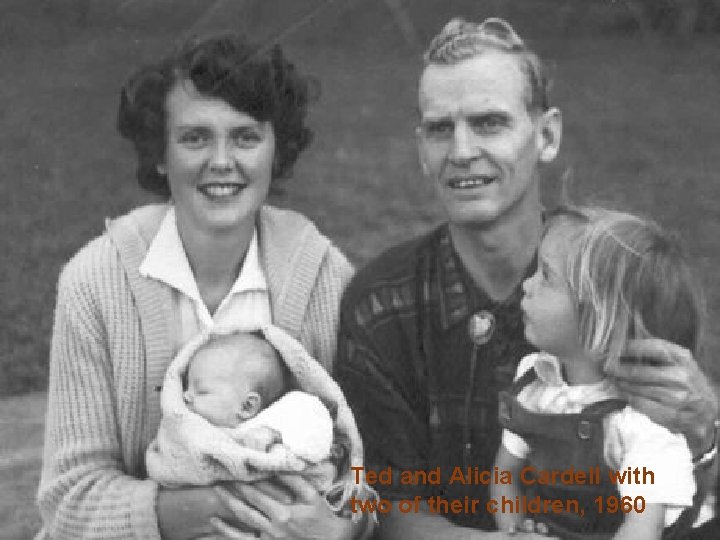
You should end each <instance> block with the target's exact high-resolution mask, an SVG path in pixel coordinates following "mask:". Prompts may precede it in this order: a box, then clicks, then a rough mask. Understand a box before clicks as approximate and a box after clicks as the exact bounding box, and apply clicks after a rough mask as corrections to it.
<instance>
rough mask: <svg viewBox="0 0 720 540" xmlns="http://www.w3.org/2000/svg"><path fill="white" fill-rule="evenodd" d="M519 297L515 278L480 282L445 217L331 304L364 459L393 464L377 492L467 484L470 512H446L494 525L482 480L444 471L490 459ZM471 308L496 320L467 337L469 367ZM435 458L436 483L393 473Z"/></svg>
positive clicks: (448, 491) (517, 326)
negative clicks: (497, 283)
mask: <svg viewBox="0 0 720 540" xmlns="http://www.w3.org/2000/svg"><path fill="white" fill-rule="evenodd" d="M531 266H533V267H534V264H533V265H531ZM529 270H532V268H531V269H529ZM521 297H522V293H521V290H520V287H518V288H517V289H516V290H515V291H514V293H513V294H512V295H511V296H510V298H508V299H507V300H505V301H504V302H501V303H497V302H494V301H492V300H491V299H490V298H489V297H488V296H487V295H486V294H485V293H484V292H483V291H481V290H479V289H478V288H477V287H476V286H475V285H474V284H473V282H472V279H471V278H470V276H469V275H468V274H467V272H466V271H465V269H464V267H463V265H462V263H461V262H460V259H459V257H458V256H457V254H456V253H455V251H454V249H453V247H452V243H451V240H450V234H449V231H448V227H447V225H442V226H440V227H439V228H437V229H436V230H434V231H432V232H431V233H429V234H428V235H426V236H423V237H420V238H417V239H415V240H413V241H411V242H408V243H405V244H402V245H399V246H396V247H394V248H392V249H390V250H389V251H387V252H385V253H384V254H383V255H381V256H380V257H379V258H378V259H376V260H375V261H373V262H372V263H371V264H370V265H369V266H367V267H366V268H364V269H363V270H362V271H360V272H359V273H358V274H357V276H356V277H355V278H354V280H353V282H352V283H351V285H350V286H349V288H348V289H347V291H346V292H345V295H344V297H343V303H342V307H341V315H340V317H341V321H340V336H339V343H338V358H337V362H336V364H335V370H336V371H335V374H336V377H337V380H338V382H339V384H340V386H341V387H342V388H343V390H344V392H345V395H346V397H347V399H348V401H349V403H350V405H351V407H352V409H353V412H354V414H355V417H356V419H357V422H358V425H359V428H360V432H361V434H362V436H363V442H364V445H365V451H366V454H365V455H366V463H367V466H368V468H369V469H371V470H379V469H384V468H386V467H388V466H391V467H392V469H393V473H394V482H393V485H381V484H377V485H375V488H376V489H378V491H379V493H380V494H381V496H382V497H384V498H388V499H395V500H397V499H404V498H412V497H414V496H415V495H421V496H423V497H428V496H432V495H439V496H442V497H443V498H446V499H450V498H462V497H464V496H465V495H467V496H469V497H471V498H476V499H480V500H481V501H482V502H481V504H480V505H478V507H477V512H476V513H474V514H473V513H470V514H465V513H460V514H452V513H450V514H448V515H447V516H446V517H448V518H449V519H451V520H452V521H454V522H456V523H458V524H461V525H464V526H471V527H479V528H483V529H494V528H495V523H494V520H493V517H492V515H490V514H488V513H487V512H486V511H485V502H484V501H485V499H486V498H487V497H488V488H489V485H483V484H478V483H469V484H467V485H463V484H462V483H459V482H453V483H452V484H449V482H448V481H449V479H450V476H451V474H452V472H453V469H454V468H455V467H463V468H464V469H465V468H467V467H468V466H471V467H477V468H478V469H479V470H481V471H482V470H491V471H492V468H493V464H494V460H495V454H496V452H497V449H498V446H499V444H500V433H501V429H500V426H499V423H498V416H497V413H498V392H499V391H501V390H504V389H507V388H508V387H509V386H510V384H511V383H512V380H513V376H514V374H515V370H516V368H517V364H518V362H519V361H520V359H521V358H522V357H523V356H525V355H526V354H528V353H530V352H532V351H533V350H534V349H533V348H532V346H531V345H530V344H528V343H527V341H526V340H525V337H524V332H523V324H522V317H521V312H520V299H521ZM480 310H486V311H489V312H492V313H493V315H494V316H495V321H496V326H495V331H494V333H493V335H492V338H491V339H490V341H489V342H488V343H486V344H485V345H481V346H479V347H478V348H477V351H476V361H475V362H474V364H475V366H474V368H473V366H472V364H473V362H472V357H473V344H472V342H471V340H470V337H469V335H468V320H469V318H470V317H471V315H473V314H474V313H476V312H478V311H480ZM473 371H474V376H473V377H471V376H470V375H471V372H473ZM437 467H440V472H441V483H440V484H439V485H423V484H420V485H403V484H401V483H400V482H399V479H400V475H399V473H400V471H404V470H424V471H431V470H434V469H436V468H437Z"/></svg>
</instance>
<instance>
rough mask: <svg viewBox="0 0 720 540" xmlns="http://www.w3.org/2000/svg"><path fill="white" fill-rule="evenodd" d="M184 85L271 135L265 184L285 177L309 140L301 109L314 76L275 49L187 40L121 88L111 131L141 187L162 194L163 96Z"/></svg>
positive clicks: (237, 41)
mask: <svg viewBox="0 0 720 540" xmlns="http://www.w3.org/2000/svg"><path fill="white" fill-rule="evenodd" d="M182 81H191V82H192V84H193V85H194V87H195V89H196V90H197V91H198V92H199V93H200V94H202V95H203V96H208V97H214V98H220V99H222V100H224V101H225V102H227V103H228V104H229V105H231V106H232V107H233V108H235V109H236V110H238V111H240V112H243V113H246V114H249V115H250V116H252V117H253V118H255V119H256V120H258V121H270V123H271V124H272V127H273V131H274V133H275V157H274V161H273V167H272V180H273V184H275V180H277V179H280V178H287V177H289V176H290V175H291V173H292V166H293V164H294V163H295V161H296V160H297V158H298V156H299V155H300V152H301V151H302V150H303V149H304V148H305V147H306V146H307V145H308V144H309V143H310V141H311V139H312V132H311V131H310V129H308V128H307V127H306V126H305V117H306V113H307V105H308V102H309V101H310V100H311V98H314V97H315V96H316V94H317V84H316V83H315V81H314V80H313V79H309V78H305V77H302V76H301V75H300V74H298V73H297V72H296V71H295V66H294V65H293V64H291V63H290V62H289V61H287V60H286V59H285V57H284V55H283V52H282V49H281V48H280V46H279V45H275V46H273V47H271V48H261V47H258V46H256V45H253V44H251V43H249V42H248V41H246V40H245V39H244V38H242V37H240V36H237V35H223V36H216V37H211V38H207V39H202V40H199V39H192V40H190V41H188V42H186V43H185V44H184V45H182V46H181V47H180V48H179V49H177V50H176V51H175V52H174V53H173V54H171V55H169V56H168V57H166V58H164V59H163V60H161V61H160V62H158V63H156V64H151V65H148V66H145V67H143V68H141V69H140V70H138V71H137V72H136V73H135V74H134V75H133V76H132V77H130V79H129V80H128V82H127V84H125V86H124V87H123V88H122V92H121V95H120V108H119V110H118V120H117V126H118V131H119V132H120V134H121V135H122V136H123V137H125V138H126V139H128V140H130V141H131V142H132V143H133V145H134V147H135V150H136V152H137V154H138V168H137V178H138V181H139V183H140V186H141V187H142V188H144V189H146V190H148V191H151V192H152V193H156V194H158V195H161V196H164V197H169V196H170V187H169V184H168V179H167V176H166V175H164V174H160V173H159V172H158V167H157V166H158V164H160V163H163V161H164V159H165V149H166V142H167V141H166V139H167V129H166V106H165V103H166V98H167V95H168V93H169V92H170V91H171V90H172V88H173V87H174V86H175V84H177V83H179V82H182Z"/></svg>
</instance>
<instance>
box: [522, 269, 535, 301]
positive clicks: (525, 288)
mask: <svg viewBox="0 0 720 540" xmlns="http://www.w3.org/2000/svg"><path fill="white" fill-rule="evenodd" d="M534 277H535V274H533V275H532V276H530V277H529V278H526V279H525V281H523V282H522V291H523V293H525V295H526V296H527V295H529V294H530V287H531V286H532V280H533V278H534Z"/></svg>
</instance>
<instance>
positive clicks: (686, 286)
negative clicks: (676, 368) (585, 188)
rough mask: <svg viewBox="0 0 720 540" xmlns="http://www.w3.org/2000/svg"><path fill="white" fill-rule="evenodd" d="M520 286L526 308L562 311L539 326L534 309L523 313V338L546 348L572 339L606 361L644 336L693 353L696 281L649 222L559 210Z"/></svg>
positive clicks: (676, 249)
mask: <svg viewBox="0 0 720 540" xmlns="http://www.w3.org/2000/svg"><path fill="white" fill-rule="evenodd" d="M524 289H525V293H526V298H524V299H523V306H524V307H525V306H526V305H527V306H528V307H529V308H531V309H529V311H531V312H533V311H534V312H537V311H538V310H539V309H552V308H553V305H554V306H555V308H557V309H559V310H560V311H562V312H563V313H564V315H565V318H564V320H562V321H555V322H554V323H553V321H546V323H545V324H543V322H541V321H539V317H538V314H537V313H535V314H533V313H531V314H530V315H532V316H531V317H528V321H527V326H526V336H527V337H528V339H529V340H530V341H531V342H533V343H534V344H535V345H536V346H538V347H540V348H542V349H544V350H547V352H550V353H553V354H557V351H554V350H548V349H552V348H553V347H557V346H559V347H563V346H565V345H569V347H572V346H574V345H577V346H579V347H580V349H581V350H583V351H587V352H588V353H590V355H591V356H593V357H596V358H599V359H602V360H603V361H604V362H605V366H607V365H611V364H613V363H614V362H617V361H618V360H619V358H620V356H621V355H622V354H623V351H624V350H625V347H626V345H627V343H628V341H629V340H631V339H634V338H647V337H657V338H662V339H665V340H668V341H671V342H674V343H677V344H679V345H682V346H683V347H686V348H688V349H690V350H691V351H692V352H693V353H696V352H697V346H698V341H699V334H700V324H701V319H702V317H701V313H702V308H701V305H702V304H701V301H700V295H699V291H698V288H697V285H696V282H695V280H694V278H693V276H692V273H691V271H690V267H689V265H688V263H687V260H686V258H685V256H684V254H683V251H682V249H681V247H680V245H679V243H678V241H677V240H676V239H675V238H673V237H672V236H671V235H669V234H668V233H666V232H665V231H663V230H662V229H661V228H660V227H659V226H658V225H657V224H656V223H655V222H653V221H649V220H645V219H642V218H639V217H637V216H633V215H631V214H627V213H623V212H615V211H611V210H605V209H601V208H587V207H561V208H559V209H558V210H556V211H555V212H553V213H552V214H551V215H550V216H549V217H548V219H547V221H546V230H545V234H544V236H543V239H542V242H541V245H540V251H539V255H538V272H537V273H536V274H535V276H533V277H532V278H530V279H528V280H527V281H526V283H525V284H524ZM542 295H544V296H545V298H538V297H539V296H542ZM543 300H544V302H545V305H544V307H543V306H542V305H541V304H540V303H541V302H543ZM540 315H541V314H540ZM547 323H550V324H547ZM559 323H562V325H563V328H560V324H559ZM553 333H555V334H557V335H553ZM573 335H574V336H575V340H576V341H575V343H572V338H573ZM548 337H549V338H558V339H557V340H555V341H557V343H555V342H553V339H547V338H548ZM546 342H547V343H546Z"/></svg>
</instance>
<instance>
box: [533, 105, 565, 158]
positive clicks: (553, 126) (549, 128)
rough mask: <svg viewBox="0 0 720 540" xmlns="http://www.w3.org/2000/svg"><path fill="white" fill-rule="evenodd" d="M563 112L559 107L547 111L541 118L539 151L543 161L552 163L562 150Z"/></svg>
mask: <svg viewBox="0 0 720 540" xmlns="http://www.w3.org/2000/svg"><path fill="white" fill-rule="evenodd" d="M561 139H562V113H561V112H560V109H558V108H557V107H552V108H550V109H548V110H547V111H545V112H544V113H543V114H542V116H541V117H540V119H539V132H538V151H539V158H540V162H541V163H550V162H551V161H552V160H554V159H555V157H556V156H557V154H558V152H559V151H560V141H561Z"/></svg>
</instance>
